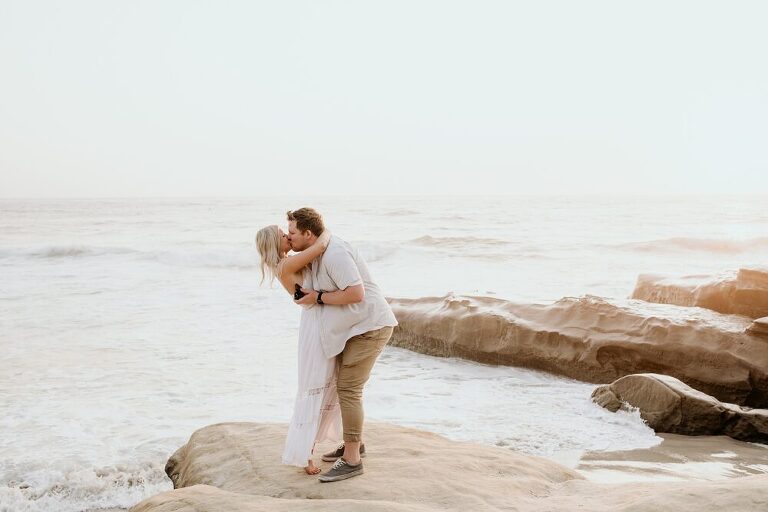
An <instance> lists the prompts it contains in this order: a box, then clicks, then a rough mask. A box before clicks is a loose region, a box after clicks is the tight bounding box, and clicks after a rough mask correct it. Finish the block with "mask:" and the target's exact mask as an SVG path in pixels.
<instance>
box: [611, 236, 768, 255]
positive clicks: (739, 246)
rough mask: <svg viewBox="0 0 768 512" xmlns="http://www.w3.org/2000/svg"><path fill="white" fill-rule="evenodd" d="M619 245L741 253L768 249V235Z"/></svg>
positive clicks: (637, 248) (651, 249)
mask: <svg viewBox="0 0 768 512" xmlns="http://www.w3.org/2000/svg"><path fill="white" fill-rule="evenodd" d="M618 247H619V248H622V249H629V250H634V251H640V252H709V253H715V254H740V253H745V252H751V251H768V237H758V238H749V239H746V240H729V239H717V238H688V237H675V238H665V239H661V240H651V241H648V242H632V243H627V244H620V245H619V246H618Z"/></svg>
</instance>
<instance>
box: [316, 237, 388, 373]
mask: <svg viewBox="0 0 768 512" xmlns="http://www.w3.org/2000/svg"><path fill="white" fill-rule="evenodd" d="M309 281H310V285H311V288H312V289H314V290H317V291H324V292H334V291H336V290H344V289H346V288H347V287H349V286H354V285H357V284H361V283H362V284H363V286H364V287H365V299H363V301H362V302H359V303H357V304H344V305H335V304H326V305H324V306H320V314H319V315H318V317H319V320H320V343H321V345H322V346H323V352H325V355H326V357H328V358H331V357H334V356H336V355H338V354H340V353H341V351H342V350H344V346H345V345H346V343H347V340H348V339H350V338H351V337H353V336H357V335H358V334H363V333H365V332H369V331H375V330H376V329H381V328H382V327H388V326H389V327H394V326H396V325H397V320H396V319H395V315H394V313H392V308H390V307H389V304H388V303H387V301H386V299H385V298H384V294H383V293H382V292H381V289H380V288H379V286H378V285H377V284H376V283H374V282H373V280H372V279H371V274H370V272H369V271H368V265H366V264H365V261H364V260H363V258H362V257H361V256H360V254H359V253H358V251H357V249H355V248H353V247H352V246H351V245H349V244H348V243H347V242H345V241H344V240H342V239H341V238H339V237H337V236H335V235H334V236H331V240H330V242H329V243H328V248H327V249H326V250H325V253H324V254H323V255H322V256H320V257H319V258H317V259H316V260H315V261H313V262H312V264H311V267H310V271H309Z"/></svg>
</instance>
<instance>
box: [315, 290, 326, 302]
mask: <svg viewBox="0 0 768 512" xmlns="http://www.w3.org/2000/svg"><path fill="white" fill-rule="evenodd" d="M317 303H318V304H325V302H323V292H317Z"/></svg>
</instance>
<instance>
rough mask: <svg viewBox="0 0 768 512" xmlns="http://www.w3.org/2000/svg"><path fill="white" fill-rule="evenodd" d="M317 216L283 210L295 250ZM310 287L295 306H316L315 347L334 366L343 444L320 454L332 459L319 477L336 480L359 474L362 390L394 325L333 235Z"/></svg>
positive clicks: (306, 243)
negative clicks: (317, 339)
mask: <svg viewBox="0 0 768 512" xmlns="http://www.w3.org/2000/svg"><path fill="white" fill-rule="evenodd" d="M324 230H325V226H324V224H323V218H322V216H321V215H320V214H319V213H318V212H317V211H315V210H313V209H312V208H300V209H298V210H295V211H292V212H288V240H289V241H290V243H291V247H292V248H293V250H294V251H303V250H304V249H306V248H307V247H311V246H312V245H313V244H314V243H315V242H316V241H317V238H318V237H319V236H320V235H321V234H322V233H323V231H324ZM310 275H311V281H310V282H311V288H307V289H305V288H302V291H303V292H304V293H306V295H305V296H304V297H302V298H301V299H299V300H297V301H295V302H296V303H297V304H320V307H321V310H320V321H321V327H320V343H321V345H322V347H323V351H324V352H325V355H326V357H328V358H331V357H337V359H338V363H339V377H338V383H337V388H338V393H339V404H340V406H341V421H342V425H343V427H344V444H343V445H342V446H340V447H339V448H338V449H337V450H336V451H334V452H331V453H327V454H325V455H323V460H325V461H335V463H334V465H333V467H332V468H331V469H330V470H329V471H328V472H327V473H325V474H324V475H321V476H320V477H319V480H320V481H321V482H335V481H338V480H344V479H346V478H351V477H353V476H357V475H360V474H362V473H363V461H362V456H364V455H365V446H364V445H363V444H362V435H363V419H364V417H363V401H362V399H363V386H365V383H366V382H367V381H368V377H369V376H370V374H371V369H372V368H373V365H374V363H375V362H376V359H378V357H379V354H380V353H381V351H382V350H383V349H384V346H385V345H386V344H387V342H388V341H389V338H390V337H391V336H392V331H393V329H394V327H395V326H396V325H397V320H396V319H395V315H394V314H393V313H392V309H391V308H390V307H389V304H388V303H387V301H386V299H385V298H384V295H383V294H382V292H381V289H380V288H379V287H378V285H376V283H374V282H373V280H372V279H371V275H370V273H369V272H368V266H367V265H366V264H365V261H363V259H362V258H361V257H360V255H359V254H358V252H357V250H356V249H354V248H352V246H350V245H349V244H348V243H347V242H345V241H344V240H342V239H340V238H338V237H336V236H332V237H331V241H330V242H329V243H328V247H327V249H326V250H325V253H324V254H323V255H322V256H320V257H319V258H317V259H315V260H314V261H313V262H312V264H311V266H310Z"/></svg>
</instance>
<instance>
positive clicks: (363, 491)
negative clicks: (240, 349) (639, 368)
mask: <svg viewBox="0 0 768 512" xmlns="http://www.w3.org/2000/svg"><path fill="white" fill-rule="evenodd" d="M285 430H286V427H285V426H284V425H273V424H255V423H222V424H217V425H211V426H209V427H205V428H203V429H201V430H198V431H197V432H195V433H194V434H193V435H192V437H191V438H190V440H189V442H188V443H187V444H186V445H185V446H183V447H182V448H180V449H179V450H178V451H177V452H176V453H175V454H174V455H173V456H172V457H171V459H170V460H169V461H168V465H167V470H168V472H169V475H170V476H171V477H172V478H173V481H174V484H175V486H176V489H175V490H173V491H168V492H164V493H161V494H158V495H156V496H153V497H151V498H149V499H146V500H144V501H142V502H141V503H138V504H137V505H135V506H134V507H133V508H132V509H131V512H223V511H226V512H257V511H258V512H262V511H276V512H288V511H291V512H293V511H320V512H339V511H341V512H358V511H360V510H364V511H370V512H385V511H392V512H438V511H439V512H445V511H447V512H453V511H456V512H459V511H461V512H464V511H466V510H473V511H481V512H484V511H489V512H495V511H502V510H503V511H512V510H514V511H518V512H555V511H557V512H560V511H568V510H589V511H590V512H609V511H610V512H657V511H670V512H671V511H674V512H721V511H722V510H724V509H728V510H739V511H740V512H758V511H760V512H763V511H764V510H766V507H767V506H768V499H767V498H766V495H765V488H766V487H765V486H766V485H768V475H761V476H753V477H744V478H734V479H729V480H727V481H723V482H701V483H699V482H670V483H631V484H621V485H606V484H596V483H593V482H589V481H586V480H584V479H583V478H582V477H580V476H579V475H578V474H577V473H576V472H574V471H572V470H569V469H567V468H565V467H562V466H560V465H558V464H556V463H554V462H551V461H547V460H544V459H540V458H537V457H533V456H529V455H523V454H519V453H515V452H513V451H510V450H508V449H505V448H501V447H496V446H484V445H477V444H471V443H460V442H455V441H449V440H447V439H445V438H442V437H440V436H437V435H435V434H430V433H427V432H421V431H418V430H413V429H406V428H401V427H395V426H389V425H369V426H368V430H367V433H366V447H367V448H368V452H369V454H368V457H367V458H366V459H365V468H366V473H365V474H363V475H362V476H359V477H355V478H352V479H350V480H344V481H341V482H335V483H332V484H321V483H319V482H318V481H317V478H316V477H310V476H307V475H305V474H303V472H302V470H301V469H299V468H293V467H289V466H283V465H282V464H280V451H281V449H282V442H283V440H284V436H285ZM328 466H330V464H325V463H324V464H322V467H323V468H324V469H327V468H328Z"/></svg>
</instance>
